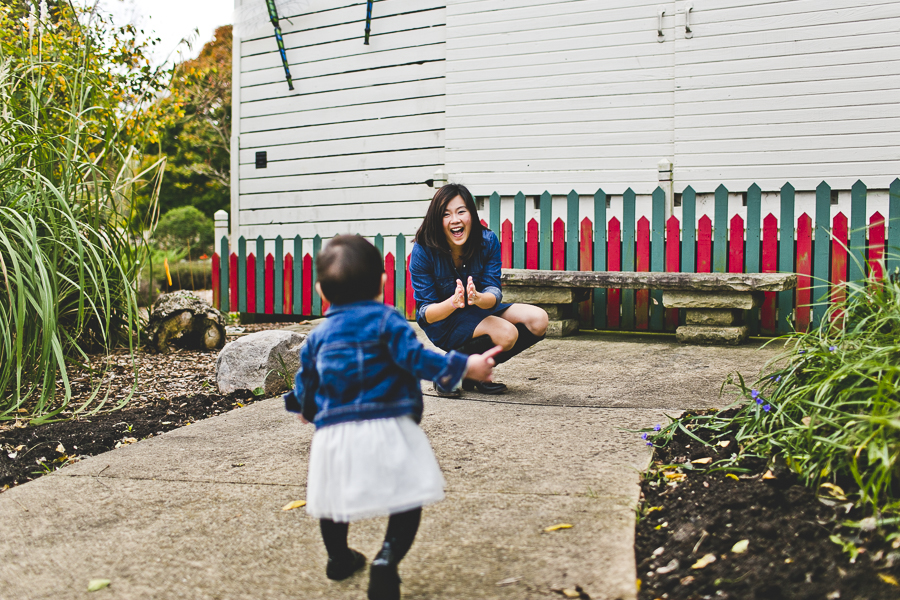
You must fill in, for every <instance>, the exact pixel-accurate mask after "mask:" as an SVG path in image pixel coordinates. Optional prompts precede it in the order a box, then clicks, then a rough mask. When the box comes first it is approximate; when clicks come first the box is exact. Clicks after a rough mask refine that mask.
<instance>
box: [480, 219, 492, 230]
mask: <svg viewBox="0 0 900 600" xmlns="http://www.w3.org/2000/svg"><path fill="white" fill-rule="evenodd" d="M481 226H482V227H484V228H485V229H490V227H488V224H487V221H485V220H484V219H481Z"/></svg>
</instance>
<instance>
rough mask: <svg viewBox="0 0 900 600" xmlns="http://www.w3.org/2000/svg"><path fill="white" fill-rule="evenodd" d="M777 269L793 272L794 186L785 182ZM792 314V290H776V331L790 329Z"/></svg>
mask: <svg viewBox="0 0 900 600" xmlns="http://www.w3.org/2000/svg"><path fill="white" fill-rule="evenodd" d="M778 227H779V239H778V270H779V271H781V272H782V273H793V272H794V258H795V254H796V253H795V248H794V186H792V185H791V184H790V183H785V184H784V185H783V186H782V187H781V220H780V221H779V225H778ZM793 314H794V290H786V291H783V292H778V332H779V333H787V332H789V331H790V330H791V322H792V321H793Z"/></svg>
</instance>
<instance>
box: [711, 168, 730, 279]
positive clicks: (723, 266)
mask: <svg viewBox="0 0 900 600" xmlns="http://www.w3.org/2000/svg"><path fill="white" fill-rule="evenodd" d="M712 270H713V273H724V272H725V271H727V270H728V189H727V188H726V187H725V186H724V185H719V187H717V188H716V208H715V220H714V221H713V264H712Z"/></svg>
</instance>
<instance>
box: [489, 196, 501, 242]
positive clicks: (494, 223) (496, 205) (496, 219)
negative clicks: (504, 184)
mask: <svg viewBox="0 0 900 600" xmlns="http://www.w3.org/2000/svg"><path fill="white" fill-rule="evenodd" d="M489 214H490V216H491V222H490V223H489V225H490V226H491V231H493V232H494V235H496V236H497V239H498V240H499V239H500V194H498V193H497V192H494V193H493V194H491V198H490V212H489Z"/></svg>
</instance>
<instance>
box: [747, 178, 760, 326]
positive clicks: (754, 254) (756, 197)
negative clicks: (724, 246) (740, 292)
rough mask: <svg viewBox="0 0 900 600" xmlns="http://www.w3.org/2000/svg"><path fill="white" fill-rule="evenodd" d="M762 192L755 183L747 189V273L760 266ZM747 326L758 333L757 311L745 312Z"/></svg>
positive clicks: (756, 269) (753, 271) (755, 271)
mask: <svg viewBox="0 0 900 600" xmlns="http://www.w3.org/2000/svg"><path fill="white" fill-rule="evenodd" d="M761 213H762V190H761V189H760V187H759V186H758V185H756V184H755V183H754V184H753V185H751V186H750V187H749V188H748V189H747V233H746V236H747V237H746V239H747V241H746V242H745V246H744V260H745V261H746V264H747V269H746V270H747V272H748V273H759V265H760V254H759V249H760V239H759V232H760V225H761V218H762V214H761ZM745 314H747V326H748V327H749V328H750V333H751V334H753V335H756V334H758V333H759V309H754V310H750V311H747V312H746V313H745Z"/></svg>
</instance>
